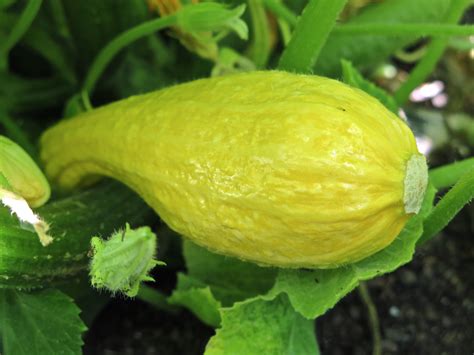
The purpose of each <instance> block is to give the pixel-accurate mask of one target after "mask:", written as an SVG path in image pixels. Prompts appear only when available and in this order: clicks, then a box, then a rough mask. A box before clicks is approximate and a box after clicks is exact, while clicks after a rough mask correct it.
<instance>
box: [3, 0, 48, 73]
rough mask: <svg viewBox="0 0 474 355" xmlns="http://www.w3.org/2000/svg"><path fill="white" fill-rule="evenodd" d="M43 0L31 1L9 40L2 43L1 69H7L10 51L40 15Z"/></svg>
mask: <svg viewBox="0 0 474 355" xmlns="http://www.w3.org/2000/svg"><path fill="white" fill-rule="evenodd" d="M42 2H43V1H42V0H30V1H28V4H27V5H26V7H25V9H24V10H23V12H22V13H21V15H20V18H19V19H18V22H17V23H16V24H15V25H14V26H13V28H12V30H11V32H10V35H9V36H8V37H7V39H6V40H5V41H4V42H3V43H0V69H6V68H7V63H8V60H7V56H8V53H9V52H10V50H11V49H12V48H13V47H14V46H15V44H17V43H18V41H19V40H20V39H21V37H23V35H24V34H25V32H26V31H27V30H28V29H29V28H30V26H31V24H32V23H33V20H34V19H35V17H36V14H37V13H38V11H39V9H40V7H41V4H42Z"/></svg>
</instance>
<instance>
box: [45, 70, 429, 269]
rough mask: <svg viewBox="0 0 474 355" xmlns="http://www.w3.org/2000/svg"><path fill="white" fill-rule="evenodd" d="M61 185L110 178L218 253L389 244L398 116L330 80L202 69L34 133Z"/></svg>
mask: <svg viewBox="0 0 474 355" xmlns="http://www.w3.org/2000/svg"><path fill="white" fill-rule="evenodd" d="M41 144H42V152H41V156H42V159H43V161H44V162H45V170H46V173H47V175H49V176H50V177H51V178H52V180H53V181H55V182H56V183H57V184H58V185H59V186H60V187H63V188H66V189H71V188H74V187H76V186H81V185H87V184H89V183H90V182H92V181H94V180H95V178H96V176H97V175H105V176H110V177H113V178H116V179H118V180H120V181H122V182H124V183H125V184H127V185H128V186H130V187H131V188H132V189H134V190H135V191H136V192H137V193H138V194H139V195H141V196H142V197H143V198H144V199H145V201H146V202H147V203H148V204H149V205H150V206H151V207H152V208H153V209H154V210H155V211H156V212H157V213H158V214H159V215H160V217H161V218H162V219H163V220H164V221H165V222H166V223H167V224H168V225H169V226H170V227H171V228H172V229H174V230H175V231H177V232H178V233H180V234H182V235H184V236H186V237H188V238H190V239H191V240H192V241H194V242H195V243H197V244H199V245H201V246H204V247H207V248H208V249H210V250H212V251H215V252H217V253H221V254H225V255H230V256H234V257H238V258H240V259H244V260H248V261H253V262H256V263H258V264H261V265H271V266H278V267H291V268H296V267H306V268H333V267H337V266H340V265H344V264H348V263H352V262H355V261H358V260H361V259H363V258H365V257H367V256H369V255H371V254H373V253H375V252H377V251H379V250H381V249H383V248H384V247H386V246H387V245H389V244H390V243H391V242H392V241H393V240H394V239H395V238H396V236H397V235H398V234H399V232H400V231H401V229H402V228H403V226H404V225H405V223H406V221H407V219H408V218H409V216H410V214H407V213H406V212H405V210H404V203H403V196H404V178H405V174H406V165H407V161H408V160H409V159H410V157H412V156H413V155H418V154H420V153H419V152H418V150H417V147H416V142H415V139H414V136H413V134H412V132H411V131H410V129H409V128H408V126H407V125H406V124H405V123H404V122H403V121H402V120H400V119H399V118H398V117H396V116H395V115H394V114H392V113H391V112H389V111H388V110H387V109H386V108H385V107H384V106H383V105H382V104H380V103H379V102H378V101H377V100H375V99H374V98H372V97H371V96H369V95H367V94H365V93H364V92H362V91H360V90H357V89H354V88H351V87H349V86H347V85H345V84H342V83H340V82H338V81H335V80H331V79H327V78H322V77H317V76H309V75H296V74H290V73H285V72H278V71H265V72H252V73H243V74H236V75H231V76H225V77H218V78H211V79H201V80H196V81H193V82H190V83H186V84H182V85H176V86H174V87H170V88H166V89H163V90H160V91H157V92H153V93H149V94H145V95H140V96H134V97H131V98H128V99H125V100H121V101H118V102H115V103H112V104H109V105H107V106H104V107H101V108H98V109H95V110H93V111H90V112H87V113H84V114H81V115H79V116H77V117H75V118H73V119H69V120H65V121H62V122H60V123H59V124H57V125H56V126H54V127H52V128H50V129H49V130H47V131H46V132H45V134H44V135H43V137H42V140H41Z"/></svg>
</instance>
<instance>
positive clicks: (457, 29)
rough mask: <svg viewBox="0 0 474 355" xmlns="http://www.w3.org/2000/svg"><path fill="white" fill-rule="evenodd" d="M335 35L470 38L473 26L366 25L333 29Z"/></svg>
mask: <svg viewBox="0 0 474 355" xmlns="http://www.w3.org/2000/svg"><path fill="white" fill-rule="evenodd" d="M333 32H334V33H335V34H351V35H371V36H403V35H407V36H413V35H416V36H436V37H449V36H471V35H474V26H472V25H471V26H467V25H464V26H460V25H443V24H432V23H413V24H408V23H404V24H401V23H368V24H364V25H342V26H336V27H334V30H333Z"/></svg>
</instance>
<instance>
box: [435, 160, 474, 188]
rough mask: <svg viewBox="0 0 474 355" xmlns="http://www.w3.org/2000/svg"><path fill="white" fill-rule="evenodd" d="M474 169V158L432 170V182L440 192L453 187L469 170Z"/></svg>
mask: <svg viewBox="0 0 474 355" xmlns="http://www.w3.org/2000/svg"><path fill="white" fill-rule="evenodd" d="M472 168H474V158H468V159H464V160H461V161H457V162H455V163H452V164H448V165H443V166H440V167H439V168H435V169H431V170H430V181H431V183H432V184H433V186H434V187H436V188H437V189H438V190H439V189H443V188H447V187H450V186H453V185H454V184H455V183H456V182H457V181H458V180H459V179H460V178H461V176H463V175H464V174H465V173H467V172H468V170H470V169H472Z"/></svg>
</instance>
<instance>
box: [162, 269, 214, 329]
mask: <svg viewBox="0 0 474 355" xmlns="http://www.w3.org/2000/svg"><path fill="white" fill-rule="evenodd" d="M168 302H169V303H170V304H174V305H178V306H184V307H186V308H187V309H189V310H190V311H191V312H193V313H194V314H195V315H196V317H198V318H199V319H200V320H201V321H203V322H204V323H206V324H208V325H210V326H212V327H214V328H216V327H218V326H219V324H220V323H221V316H220V314H219V308H221V303H220V302H219V301H217V300H216V298H215V297H214V295H213V294H212V292H211V289H210V287H209V286H207V285H206V284H204V283H202V282H200V281H198V280H196V279H193V278H192V277H189V276H187V275H185V274H182V273H180V274H178V286H177V288H176V289H175V290H174V291H173V294H172V295H171V297H169V298H168Z"/></svg>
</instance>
